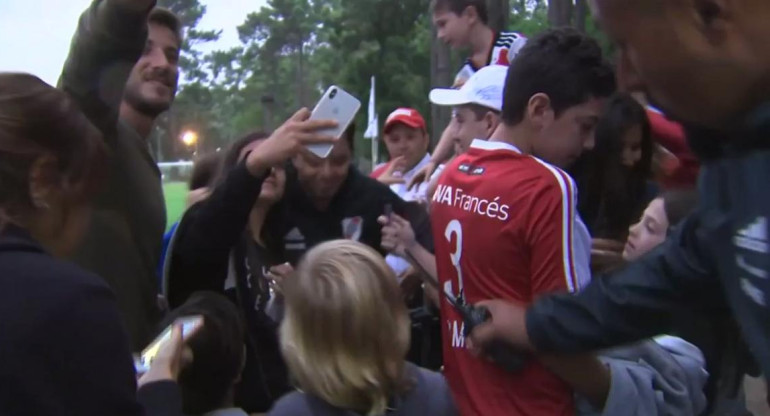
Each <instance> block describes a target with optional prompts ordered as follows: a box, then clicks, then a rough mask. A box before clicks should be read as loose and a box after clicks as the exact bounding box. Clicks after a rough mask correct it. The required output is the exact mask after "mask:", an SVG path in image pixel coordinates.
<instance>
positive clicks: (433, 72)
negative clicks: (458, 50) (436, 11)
mask: <svg viewBox="0 0 770 416" xmlns="http://www.w3.org/2000/svg"><path fill="white" fill-rule="evenodd" d="M430 66H431V68H430V82H431V86H433V87H434V88H435V87H441V88H447V87H449V86H450V85H452V72H451V69H450V67H451V59H450V55H449V46H448V45H447V44H445V43H444V42H441V41H440V40H439V39H438V38H437V37H436V29H435V28H433V42H432V43H431V54H430ZM451 116H452V112H451V109H450V108H449V107H441V106H437V105H433V106H431V130H432V134H431V143H433V146H435V145H436V143H437V142H438V140H439V139H440V138H441V133H443V132H444V128H446V126H447V125H448V124H449V120H450V117H451Z"/></svg>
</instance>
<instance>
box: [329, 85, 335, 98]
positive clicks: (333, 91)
mask: <svg viewBox="0 0 770 416" xmlns="http://www.w3.org/2000/svg"><path fill="white" fill-rule="evenodd" d="M336 96H337V89H336V88H332V90H331V91H329V98H330V99H333V98H334V97H336Z"/></svg>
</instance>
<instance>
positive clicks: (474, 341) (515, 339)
mask: <svg viewBox="0 0 770 416" xmlns="http://www.w3.org/2000/svg"><path fill="white" fill-rule="evenodd" d="M474 306H476V307H484V308H486V309H487V310H488V311H489V314H490V316H491V317H490V319H489V320H487V321H486V322H484V323H483V324H480V325H478V326H477V327H475V328H474V329H473V332H471V334H470V336H469V337H468V346H469V348H470V349H471V351H472V352H473V353H474V354H477V355H480V354H481V353H482V351H484V349H485V348H486V347H487V346H488V345H489V344H490V343H491V342H492V341H496V340H499V341H502V342H505V343H507V344H510V345H513V346H515V347H518V348H520V349H522V350H532V349H533V348H532V346H531V344H530V342H529V336H528V335H527V323H526V319H525V316H526V312H527V311H526V308H524V307H523V306H520V305H516V304H514V303H511V302H507V301H504V300H487V301H483V302H479V303H477V304H475V305H474Z"/></svg>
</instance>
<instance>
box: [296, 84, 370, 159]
mask: <svg viewBox="0 0 770 416" xmlns="http://www.w3.org/2000/svg"><path fill="white" fill-rule="evenodd" d="M360 108H361V101H359V100H358V99H357V98H356V97H354V96H352V95H351V94H350V93H348V92H347V91H345V90H343V89H342V88H340V87H338V86H336V85H332V86H331V87H329V89H327V90H326V92H325V93H324V95H323V96H322V97H321V99H320V100H318V104H316V106H315V108H314V109H313V112H312V114H311V115H310V119H311V120H335V121H337V127H335V128H332V129H326V130H321V131H320V132H321V133H323V134H326V135H329V136H332V137H336V138H338V139H339V138H340V137H342V133H344V132H345V130H347V128H348V126H350V123H352V122H353V119H354V118H355V117H356V114H357V113H358V110H359V109H360ZM332 147H334V143H327V144H312V145H309V146H307V149H308V150H310V151H311V152H312V153H313V154H315V155H316V156H318V157H320V158H322V159H325V158H326V157H328V156H329V153H331V151H332Z"/></svg>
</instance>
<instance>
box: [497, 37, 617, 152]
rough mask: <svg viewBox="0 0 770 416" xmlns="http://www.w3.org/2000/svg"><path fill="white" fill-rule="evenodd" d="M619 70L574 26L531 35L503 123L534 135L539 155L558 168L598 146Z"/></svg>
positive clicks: (510, 80)
mask: <svg viewBox="0 0 770 416" xmlns="http://www.w3.org/2000/svg"><path fill="white" fill-rule="evenodd" d="M614 92H615V75H614V73H613V70H612V67H611V66H610V64H609V63H608V62H607V61H606V60H605V59H604V57H603V55H602V50H601V48H600V47H599V44H598V43H597V42H596V41H595V40H594V39H592V38H591V37H589V36H588V35H585V34H583V33H581V32H579V31H577V30H575V29H569V28H561V29H553V30H549V31H546V32H544V33H541V34H540V35H538V36H537V37H535V38H534V39H531V40H530V41H529V42H528V43H527V44H526V46H524V47H523V48H522V50H521V51H520V52H519V53H518V55H516V58H515V59H514V60H513V62H512V63H511V67H510V69H509V70H508V76H507V78H506V83H505V93H504V98H503V112H502V122H503V124H505V125H506V126H508V127H518V126H520V125H521V126H522V127H523V129H520V130H523V131H526V132H528V134H531V136H532V137H531V139H530V141H531V146H532V152H533V153H534V155H535V156H537V157H539V158H541V159H544V160H545V161H547V162H549V163H552V164H554V165H557V166H559V167H567V166H569V165H571V164H572V163H573V162H574V161H575V160H576V159H577V158H578V157H579V156H580V154H581V153H582V152H583V150H584V149H589V148H592V147H593V144H594V132H595V129H596V125H597V123H598V122H599V118H600V117H601V114H602V112H603V110H604V104H605V101H606V99H607V97H609V96H611V95H612V94H613V93H614Z"/></svg>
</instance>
